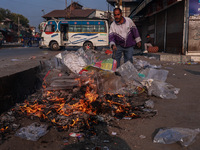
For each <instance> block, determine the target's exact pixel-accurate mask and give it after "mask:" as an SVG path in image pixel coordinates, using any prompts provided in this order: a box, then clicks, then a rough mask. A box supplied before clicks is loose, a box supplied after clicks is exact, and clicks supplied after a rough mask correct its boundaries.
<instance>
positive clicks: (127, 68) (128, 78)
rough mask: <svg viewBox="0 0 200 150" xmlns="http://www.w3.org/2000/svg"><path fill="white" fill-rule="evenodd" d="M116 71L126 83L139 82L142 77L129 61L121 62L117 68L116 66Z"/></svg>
mask: <svg viewBox="0 0 200 150" xmlns="http://www.w3.org/2000/svg"><path fill="white" fill-rule="evenodd" d="M116 72H118V73H119V74H120V75H121V76H122V78H123V79H124V81H125V82H126V83H127V84H129V83H131V82H133V81H137V82H139V83H140V82H141V81H142V80H143V79H142V78H140V76H139V72H138V71H137V69H136V68H135V67H134V65H133V64H132V63H131V62H130V61H127V62H126V63H124V64H122V65H121V66H120V67H119V68H117V70H116Z"/></svg>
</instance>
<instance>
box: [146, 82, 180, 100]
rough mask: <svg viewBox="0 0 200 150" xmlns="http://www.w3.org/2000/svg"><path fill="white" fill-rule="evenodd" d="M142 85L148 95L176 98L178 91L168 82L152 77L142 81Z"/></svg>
mask: <svg viewBox="0 0 200 150" xmlns="http://www.w3.org/2000/svg"><path fill="white" fill-rule="evenodd" d="M142 85H143V86H146V87H147V90H148V95H154V96H157V97H161V98H163V99H176V98H177V96H176V95H177V94H178V93H179V91H180V89H179V88H175V87H174V86H173V85H171V84H169V83H166V82H162V81H156V80H153V79H148V80H146V81H142Z"/></svg>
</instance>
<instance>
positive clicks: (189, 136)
mask: <svg viewBox="0 0 200 150" xmlns="http://www.w3.org/2000/svg"><path fill="white" fill-rule="evenodd" d="M199 133H200V129H188V128H166V129H160V130H159V131H158V133H157V134H156V135H155V137H154V139H153V142H154V143H162V144H172V143H176V142H179V143H180V144H181V145H182V146H185V147H187V146H189V145H190V144H192V143H193V142H194V140H195V137H196V135H197V134H199Z"/></svg>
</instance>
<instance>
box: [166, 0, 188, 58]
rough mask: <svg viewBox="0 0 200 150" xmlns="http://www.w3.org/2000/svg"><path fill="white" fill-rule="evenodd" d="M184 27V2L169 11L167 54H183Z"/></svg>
mask: <svg viewBox="0 0 200 150" xmlns="http://www.w3.org/2000/svg"><path fill="white" fill-rule="evenodd" d="M183 25H184V2H183V1H182V2H179V3H177V4H176V5H173V6H172V7H170V8H169V9H167V29H166V31H167V33H166V51H165V52H167V53H176V54H181V53H182V45H183Z"/></svg>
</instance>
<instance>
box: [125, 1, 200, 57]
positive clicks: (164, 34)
mask: <svg viewBox="0 0 200 150" xmlns="http://www.w3.org/2000/svg"><path fill="white" fill-rule="evenodd" d="M194 1H196V5H194V6H199V7H200V2H199V0H144V1H143V2H142V3H141V4H140V5H138V7H137V8H136V9H134V10H133V11H132V12H131V14H130V15H129V16H130V17H131V18H133V19H136V20H137V22H138V24H140V27H139V29H140V33H141V36H142V39H143V43H144V42H145V36H146V34H147V33H148V34H150V35H151V37H152V38H153V39H154V44H155V45H157V46H158V47H159V51H160V52H166V53H174V54H183V55H196V54H200V36H199V35H200V34H198V31H199V30H198V28H199V27H198V26H199V23H200V17H199V13H198V12H200V11H198V10H200V9H199V7H198V8H195V9H196V12H195V13H194V11H193V10H194V8H190V7H191V6H192V4H191V2H194ZM192 11H193V12H192Z"/></svg>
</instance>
